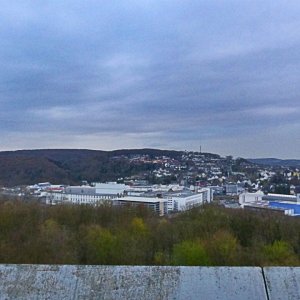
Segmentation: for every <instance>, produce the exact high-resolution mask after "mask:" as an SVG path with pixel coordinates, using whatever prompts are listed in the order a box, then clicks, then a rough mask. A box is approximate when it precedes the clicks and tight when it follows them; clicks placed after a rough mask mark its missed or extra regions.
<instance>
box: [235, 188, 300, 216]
mask: <svg viewBox="0 0 300 300" xmlns="http://www.w3.org/2000/svg"><path fill="white" fill-rule="evenodd" d="M239 203H240V205H241V207H242V208H245V209H248V210H249V209H251V210H266V209H269V210H273V211H277V212H281V213H283V214H285V215H289V216H300V194H297V195H282V194H267V195H265V194H264V193H262V192H261V191H259V192H256V193H243V194H241V195H240V196H239Z"/></svg>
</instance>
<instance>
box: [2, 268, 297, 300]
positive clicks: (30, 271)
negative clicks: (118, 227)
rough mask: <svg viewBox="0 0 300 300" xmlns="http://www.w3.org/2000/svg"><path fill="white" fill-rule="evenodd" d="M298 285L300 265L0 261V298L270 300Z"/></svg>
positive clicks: (290, 295)
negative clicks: (265, 266) (117, 264)
mask: <svg viewBox="0 0 300 300" xmlns="http://www.w3.org/2000/svg"><path fill="white" fill-rule="evenodd" d="M265 283H266V285H265ZM299 290H300V268H265V269H264V272H263V271H262V269H261V268H259V267H155V266H151V267H150V266H75V265H61V266H56V265H0V299H120V300H121V299H122V300H123V299H139V300H140V299H144V300H147V299H155V300H159V299H180V300H181V299H188V300H193V299H205V300H210V299H213V300H215V299H222V300H226V299H233V300H235V299H237V300H241V299H251V300H252V299H256V300H260V299H262V300H265V299H270V300H272V299H300V297H299ZM266 291H268V294H267V292H266Z"/></svg>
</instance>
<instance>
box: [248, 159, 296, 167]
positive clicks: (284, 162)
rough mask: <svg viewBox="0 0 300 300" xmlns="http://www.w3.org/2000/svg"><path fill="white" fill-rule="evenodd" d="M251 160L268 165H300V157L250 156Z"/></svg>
mask: <svg viewBox="0 0 300 300" xmlns="http://www.w3.org/2000/svg"><path fill="white" fill-rule="evenodd" d="M247 160H248V161H250V162H253V163H255V164H259V165H268V166H283V167H296V166H299V167H300V160H299V159H278V158H248V159H247Z"/></svg>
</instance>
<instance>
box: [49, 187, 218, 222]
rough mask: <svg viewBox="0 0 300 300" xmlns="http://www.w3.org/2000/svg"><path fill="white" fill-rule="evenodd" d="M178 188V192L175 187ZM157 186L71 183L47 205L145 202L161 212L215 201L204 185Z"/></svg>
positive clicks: (163, 213)
mask: <svg viewBox="0 0 300 300" xmlns="http://www.w3.org/2000/svg"><path fill="white" fill-rule="evenodd" d="M173 189H174V190H175V191H174V190H173ZM173 189H172V188H167V187H163V188H162V189H161V190H160V189H159V188H158V187H157V186H154V187H153V189H151V186H147V187H142V188H140V187H137V188H132V187H129V186H126V185H124V184H117V183H112V182H109V183H96V184H95V186H93V187H91V186H68V187H65V189H64V190H63V191H61V192H56V191H51V192H47V194H46V203H47V204H52V205H56V204H62V203H64V204H68V203H69V204H90V205H99V204H102V203H105V202H107V201H109V202H111V203H112V204H115V205H125V204H130V205H134V206H137V205H144V206H147V207H149V208H151V209H153V211H155V212H156V213H158V214H159V215H161V216H162V215H165V214H167V213H170V212H178V211H184V210H188V209H191V208H192V207H195V206H199V205H202V204H204V203H209V202H211V201H212V192H211V190H210V189H209V188H203V189H200V190H198V191H197V192H192V191H191V190H189V189H186V188H184V187H181V188H178V187H176V188H174V187H173Z"/></svg>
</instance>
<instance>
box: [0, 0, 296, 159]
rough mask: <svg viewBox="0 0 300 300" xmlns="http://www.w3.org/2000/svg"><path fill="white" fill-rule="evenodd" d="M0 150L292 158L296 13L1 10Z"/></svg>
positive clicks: (213, 0)
mask: <svg viewBox="0 0 300 300" xmlns="http://www.w3.org/2000/svg"><path fill="white" fill-rule="evenodd" d="M0 42H1V47H0V89H1V93H0V136H1V139H0V141H1V142H0V150H17V149H41V148H81V149H100V150H112V149H124V148H160V149H175V150H191V151H198V150H199V147H200V145H201V147H202V151H203V152H213V153H218V154H221V155H233V156H235V157H247V158H256V157H277V158H297V159H300V117H299V116H300V97H299V96H300V2H299V1H294V0H289V1H282V0H276V1H269V0H264V1H261V0H259V1H258V0H249V1H248V0H226V1H225V0H185V1H182V0H170V1H165V0H159V1H158V0H155V1H154V0H153V1H152V0H126V1H125V0H124V1H122V0H117V1H115V0H109V1H107V0H105V1H101V0H84V1H82V0H64V1H61V0H59V1H58V0H51V1H50V0H49V1H47V0H45V1H37V0H35V1H33V0H32V1H30V0H19V1H18V0H10V1H7V0H4V1H1V10H0Z"/></svg>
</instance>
